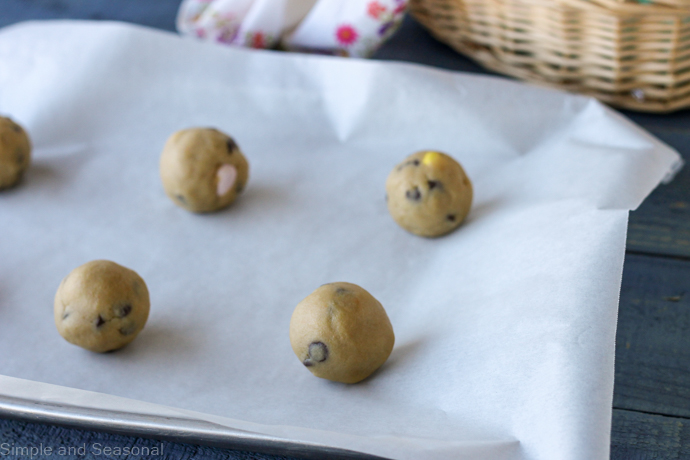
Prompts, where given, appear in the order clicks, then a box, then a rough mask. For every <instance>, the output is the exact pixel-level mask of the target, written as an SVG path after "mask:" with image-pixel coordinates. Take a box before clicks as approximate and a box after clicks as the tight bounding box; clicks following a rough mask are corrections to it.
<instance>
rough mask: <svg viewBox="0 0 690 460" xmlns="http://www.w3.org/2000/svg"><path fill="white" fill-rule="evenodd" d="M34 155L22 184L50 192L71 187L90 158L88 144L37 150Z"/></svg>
mask: <svg viewBox="0 0 690 460" xmlns="http://www.w3.org/2000/svg"><path fill="white" fill-rule="evenodd" d="M32 155H33V158H32V161H31V165H30V166H29V169H27V171H26V173H25V175H24V178H23V180H22V184H25V185H27V186H31V187H32V188H36V189H37V190H40V189H44V190H49V191H56V190H59V189H61V188H63V187H64V186H67V185H69V184H70V183H71V182H72V181H73V179H74V178H75V177H76V176H77V175H78V174H79V170H80V169H81V166H82V165H84V164H85V163H86V159H87V157H88V156H90V155H89V153H88V148H87V146H86V144H75V145H69V146H59V147H54V148H50V149H48V148H43V149H36V151H35V152H34V153H33V154H32ZM22 184H20V185H22Z"/></svg>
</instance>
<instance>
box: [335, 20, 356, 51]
mask: <svg viewBox="0 0 690 460" xmlns="http://www.w3.org/2000/svg"><path fill="white" fill-rule="evenodd" d="M335 38H336V39H337V40H338V43H340V44H341V45H343V46H351V45H353V44H354V43H355V42H356V41H357V38H359V34H358V33H357V30H356V29H355V28H354V27H352V26H351V25H349V24H343V25H341V26H340V27H338V28H337V29H336V31H335Z"/></svg>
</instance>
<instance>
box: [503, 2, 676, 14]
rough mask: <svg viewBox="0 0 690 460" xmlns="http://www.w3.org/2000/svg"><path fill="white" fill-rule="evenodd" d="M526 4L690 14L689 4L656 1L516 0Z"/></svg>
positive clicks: (593, 9) (622, 11)
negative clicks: (673, 4)
mask: <svg viewBox="0 0 690 460" xmlns="http://www.w3.org/2000/svg"><path fill="white" fill-rule="evenodd" d="M516 1H517V2H522V3H526V4H542V5H545V6H552V7H553V6H556V4H557V5H558V6H562V7H565V8H575V9H581V10H587V9H588V10H592V11H599V12H608V13H611V12H613V13H616V14H621V15H630V14H643V15H655V16H656V15H664V16H668V15H672V16H690V5H688V7H683V8H679V7H674V6H670V5H661V4H658V3H644V4H642V3H640V4H635V3H621V2H616V3H610V2H608V3H607V2H605V1H603V0H516Z"/></svg>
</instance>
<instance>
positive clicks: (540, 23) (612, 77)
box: [410, 0, 690, 112]
mask: <svg viewBox="0 0 690 460" xmlns="http://www.w3.org/2000/svg"><path fill="white" fill-rule="evenodd" d="M650 1H652V0H650ZM653 1H655V3H645V4H641V3H638V2H637V1H634V2H631V1H630V0H627V1H624V0H596V1H595V0H411V1H410V11H411V13H412V14H413V15H414V16H415V17H416V18H417V20H418V21H419V22H421V23H422V24H423V25H424V26H425V27H426V28H428V29H429V30H430V31H431V33H432V34H433V35H435V36H436V37H437V38H438V39H440V40H441V41H443V42H445V43H447V44H449V45H450V46H452V47H453V48H454V49H456V50H457V51H459V52H461V53H463V54H466V55H468V56H470V57H471V58H473V59H475V60H476V61H478V62H479V63H480V64H482V65H484V66H485V67H487V68H489V69H491V70H494V71H497V72H499V73H503V74H507V75H512V76H514V77H517V78H520V79H523V80H526V81H531V82H534V83H539V84H542V85H547V86H551V87H555V88H560V89H565V90H568V91H573V92H578V93H582V94H588V95H591V96H594V97H596V98H598V99H600V100H602V101H605V102H607V103H610V104H612V105H616V106H619V107H625V108H630V109H634V110H642V111H649V112H669V111H673V110H678V109H681V108H685V107H690V0H658V1H657V0H653ZM661 2H663V3H661Z"/></svg>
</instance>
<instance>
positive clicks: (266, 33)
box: [177, 0, 407, 57]
mask: <svg viewBox="0 0 690 460" xmlns="http://www.w3.org/2000/svg"><path fill="white" fill-rule="evenodd" d="M406 6H407V0H184V1H183V2H182V4H181V5H180V11H179V13H178V17H177V28H178V30H179V31H180V32H182V33H183V34H187V35H192V36H196V37H198V38H201V39H205V40H210V41H214V42H218V43H224V44H230V45H239V46H246V47H251V48H272V47H274V46H276V45H278V44H281V45H282V46H283V47H285V48H287V49H292V50H300V51H314V52H322V53H333V54H339V55H343V56H358V57H367V56H370V55H371V54H372V53H373V52H374V51H375V50H376V49H377V48H378V47H379V46H380V45H381V43H383V41H385V40H386V39H387V38H388V37H390V36H391V35H392V34H393V32H394V31H395V30H396V29H397V27H398V26H399V24H400V21H401V20H402V17H403V14H404V12H405V8H406Z"/></svg>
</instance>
